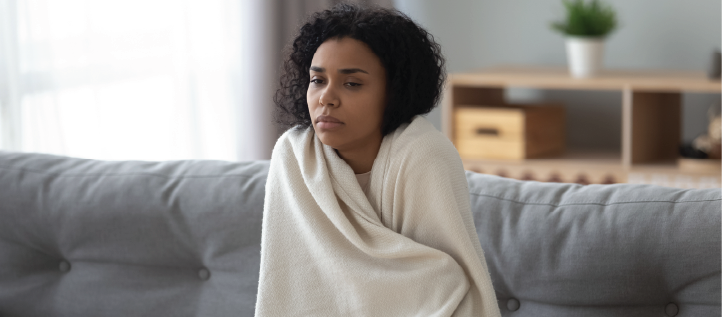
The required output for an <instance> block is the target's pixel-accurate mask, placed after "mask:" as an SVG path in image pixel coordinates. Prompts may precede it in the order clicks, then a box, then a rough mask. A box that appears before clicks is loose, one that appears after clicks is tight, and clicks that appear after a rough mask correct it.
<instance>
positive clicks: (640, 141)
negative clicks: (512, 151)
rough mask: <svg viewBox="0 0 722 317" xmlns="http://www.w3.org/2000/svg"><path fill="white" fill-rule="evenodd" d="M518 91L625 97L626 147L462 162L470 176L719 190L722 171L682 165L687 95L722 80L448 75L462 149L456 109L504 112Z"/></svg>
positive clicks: (449, 103)
mask: <svg viewBox="0 0 722 317" xmlns="http://www.w3.org/2000/svg"><path fill="white" fill-rule="evenodd" d="M517 87H518V88H535V89H556V90H606V91H619V92H621V95H622V98H621V100H620V101H619V105H621V107H622V111H621V113H622V118H620V119H621V123H622V124H621V126H622V131H621V132H622V133H621V136H622V140H621V142H620V143H621V148H620V149H618V150H616V151H605V150H602V151H594V150H591V151H590V150H575V149H568V150H567V151H566V152H565V154H564V155H561V156H559V157H555V158H545V159H525V160H478V159H468V158H464V156H462V160H463V162H464V166H465V168H466V169H468V170H473V171H478V172H483V173H489V174H497V175H499V174H501V175H503V176H507V177H512V178H518V179H534V180H539V181H563V182H577V183H582V184H585V183H624V182H629V183H654V184H659V185H664V186H670V187H695V188H705V187H720V166H719V164H712V165H710V164H707V167H705V168H695V169H689V168H686V167H685V166H686V165H685V164H680V163H679V161H678V159H679V155H678V153H679V150H678V149H679V146H680V143H681V141H682V127H681V124H682V123H681V117H682V93H720V92H721V91H722V86H721V85H720V81H719V80H716V81H715V80H710V79H708V78H707V76H706V74H705V73H703V72H685V71H627V70H606V71H604V72H603V73H602V74H601V75H600V76H598V77H594V78H585V79H578V78H572V77H571V76H569V74H568V71H567V70H566V69H565V68H553V67H498V68H492V69H487V70H482V71H478V72H469V73H454V74H449V78H448V81H447V84H446V88H445V92H444V97H443V101H442V130H443V132H444V133H445V134H446V135H447V136H448V137H449V139H451V140H452V142H456V141H457V136H455V135H454V134H455V132H454V131H455V129H454V127H455V126H456V124H457V123H456V122H455V117H454V113H455V110H456V108H457V107H461V106H463V107H468V106H470V105H471V106H473V105H479V106H490V105H491V106H501V105H505V104H507V103H506V101H505V99H504V90H505V89H507V88H517ZM540 102H544V101H542V100H540ZM619 105H617V106H619ZM610 106H614V105H610Z"/></svg>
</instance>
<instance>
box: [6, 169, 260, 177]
mask: <svg viewBox="0 0 722 317" xmlns="http://www.w3.org/2000/svg"><path fill="white" fill-rule="evenodd" d="M0 169H5V170H10V171H21V172H28V173H35V174H41V175H52V176H57V177H86V176H155V177H162V178H169V179H184V178H217V177H245V178H253V177H254V176H249V175H242V174H232V175H223V174H218V175H187V176H171V175H163V174H155V173H93V174H65V173H47V172H42V171H38V170H32V169H27V168H10V167H5V166H0Z"/></svg>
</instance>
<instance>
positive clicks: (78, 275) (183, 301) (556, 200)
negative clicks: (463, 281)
mask: <svg viewBox="0 0 722 317" xmlns="http://www.w3.org/2000/svg"><path fill="white" fill-rule="evenodd" d="M267 171H268V162H267V161H256V162H241V163H232V162H221V161H168V162H140V161H125V162H110V161H94V160H82V159H76V158H67V157H58V156H50V155H41V154H24V153H13V152H2V151H0V316H209V317H212V316H252V315H253V311H254V304H255V298H256V289H257V283H258V269H259V263H260V262H259V260H260V259H259V255H260V237H261V221H262V209H263V196H264V185H265V180H266V177H267ZM467 178H468V180H469V185H470V187H469V190H470V195H471V203H472V210H473V213H474V221H475V225H476V228H477V233H478V234H479V240H480V241H481V244H482V248H483V249H484V251H485V254H486V259H487V263H488V265H489V270H490V273H491V275H492V281H493V283H494V288H495V290H496V292H497V297H498V299H499V306H500V308H501V311H502V315H504V316H582V315H583V316H665V315H669V316H674V315H677V316H710V315H718V314H719V312H720V239H721V237H720V208H721V205H720V201H721V200H720V192H719V190H678V189H672V188H662V187H655V186H645V185H590V186H579V185H569V184H547V183H536V182H521V181H514V180H510V179H504V178H499V177H495V176H488V175H481V174H475V173H471V172H467Z"/></svg>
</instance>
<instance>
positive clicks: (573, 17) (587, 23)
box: [551, 0, 617, 37]
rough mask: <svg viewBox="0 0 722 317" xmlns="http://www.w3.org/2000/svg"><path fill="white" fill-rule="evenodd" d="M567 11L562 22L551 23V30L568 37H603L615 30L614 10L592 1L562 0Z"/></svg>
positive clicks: (594, 0) (596, 0)
mask: <svg viewBox="0 0 722 317" xmlns="http://www.w3.org/2000/svg"><path fill="white" fill-rule="evenodd" d="M562 2H563V3H564V6H565V7H566V9H567V18H566V20H565V21H562V22H553V23H552V25H551V26H552V29H554V30H557V31H559V32H561V33H563V34H566V35H569V36H585V37H604V36H606V35H608V34H609V33H611V32H612V31H614V29H616V28H617V16H616V13H615V12H614V9H613V8H612V7H611V6H609V5H605V4H602V3H600V2H599V1H598V0H592V1H591V2H589V3H587V2H586V1H583V0H573V1H569V0H563V1H562Z"/></svg>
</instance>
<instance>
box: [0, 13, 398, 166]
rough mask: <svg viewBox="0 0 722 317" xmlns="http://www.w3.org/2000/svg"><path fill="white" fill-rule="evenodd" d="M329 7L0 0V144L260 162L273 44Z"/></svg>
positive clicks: (104, 155) (95, 154) (267, 125)
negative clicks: (308, 17)
mask: <svg viewBox="0 0 722 317" xmlns="http://www.w3.org/2000/svg"><path fill="white" fill-rule="evenodd" d="M337 2H338V1H336V0H123V1H119V0H63V1H57V0H0V45H1V47H0V149H5V150H14V151H24V152H41V153H51V154H58V155H67V156H74V157H83V158H93V159H105V160H131V159H132V160H174V159H220V160H254V159H268V158H270V154H271V150H272V148H273V144H274V143H275V140H276V138H277V137H278V135H279V132H280V131H278V130H277V129H276V127H275V126H274V124H273V122H272V119H273V118H272V112H273V102H272V97H273V93H274V90H275V87H276V85H277V83H278V76H279V72H278V71H279V62H280V61H281V58H282V56H281V49H282V47H283V45H284V44H285V42H287V41H288V40H289V39H290V36H292V35H293V33H295V31H296V30H297V28H298V26H299V23H300V21H302V19H303V18H304V17H305V16H306V14H308V13H310V12H313V11H316V10H320V9H323V8H326V7H328V6H330V5H333V4H335V3H337ZM361 2H372V1H361ZM374 2H376V3H381V4H382V5H386V6H391V1H390V0H382V1H374Z"/></svg>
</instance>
